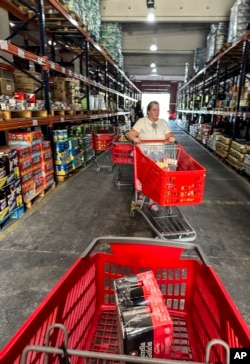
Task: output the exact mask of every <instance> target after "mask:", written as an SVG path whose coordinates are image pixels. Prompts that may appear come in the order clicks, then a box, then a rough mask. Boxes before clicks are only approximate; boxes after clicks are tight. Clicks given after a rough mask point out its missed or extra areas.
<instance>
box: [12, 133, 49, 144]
mask: <svg viewBox="0 0 250 364" xmlns="http://www.w3.org/2000/svg"><path fill="white" fill-rule="evenodd" d="M41 142H42V132H41V131H31V132H17V133H14V132H9V133H8V144H9V145H10V146H32V145H34V144H39V143H41Z"/></svg>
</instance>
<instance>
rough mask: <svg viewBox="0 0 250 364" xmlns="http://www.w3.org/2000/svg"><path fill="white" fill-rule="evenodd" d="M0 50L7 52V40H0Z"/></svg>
mask: <svg viewBox="0 0 250 364" xmlns="http://www.w3.org/2000/svg"><path fill="white" fill-rule="evenodd" d="M0 48H1V49H2V50H8V42H7V40H0Z"/></svg>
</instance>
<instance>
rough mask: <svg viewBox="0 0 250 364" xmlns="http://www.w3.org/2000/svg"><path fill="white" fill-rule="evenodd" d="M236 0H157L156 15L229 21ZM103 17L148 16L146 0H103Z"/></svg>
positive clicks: (162, 19) (125, 19) (128, 18)
mask: <svg viewBox="0 0 250 364" xmlns="http://www.w3.org/2000/svg"><path fill="white" fill-rule="evenodd" d="M234 2H235V0H227V1H225V0H224V1H222V0H220V1H218V0H206V1H200V0H189V1H183V0H175V1H170V0H155V17H156V19H157V21H158V22H180V21H185V22H192V23H195V22H208V23H212V22H221V21H227V20H228V18H229V15H230V9H231V7H232V5H233V4H234ZM100 12H101V18H102V21H112V22H116V21H118V22H137V21H144V22H145V19H146V16H147V13H148V9H147V6H146V1H145V0H136V1H134V0H126V1H118V0H101V2H100Z"/></svg>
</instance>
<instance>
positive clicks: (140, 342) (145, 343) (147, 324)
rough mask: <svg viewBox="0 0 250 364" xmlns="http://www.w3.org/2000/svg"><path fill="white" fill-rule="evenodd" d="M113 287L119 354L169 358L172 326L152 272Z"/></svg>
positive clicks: (120, 280) (116, 282) (121, 280)
mask: <svg viewBox="0 0 250 364" xmlns="http://www.w3.org/2000/svg"><path fill="white" fill-rule="evenodd" d="M130 278H131V277H130ZM114 287H115V297H116V303H117V313H118V333H119V348H120V353H121V354H127V355H133V356H139V357H144V358H170V349H171V342H172V335H173V323H172V320H171V318H170V315H169V312H168V309H167V307H166V304H165V302H164V299H163V297H162V294H161V291H160V289H159V287H158V284H157V281H156V279H155V277H154V274H153V272H152V271H147V272H143V273H140V274H138V275H137V276H135V277H133V279H129V280H128V279H126V278H124V281H123V279H119V280H116V281H115V282H114Z"/></svg>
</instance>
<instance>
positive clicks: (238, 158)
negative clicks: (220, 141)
mask: <svg viewBox="0 0 250 364" xmlns="http://www.w3.org/2000/svg"><path fill="white" fill-rule="evenodd" d="M246 153H248V154H249V153H250V147H249V145H246V144H245V142H237V141H235V140H233V141H232V143H231V146H230V150H229V153H228V156H227V158H226V161H227V162H228V163H229V164H230V165H231V166H233V167H234V168H236V169H237V170H242V169H243V166H244V160H245V156H246Z"/></svg>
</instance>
